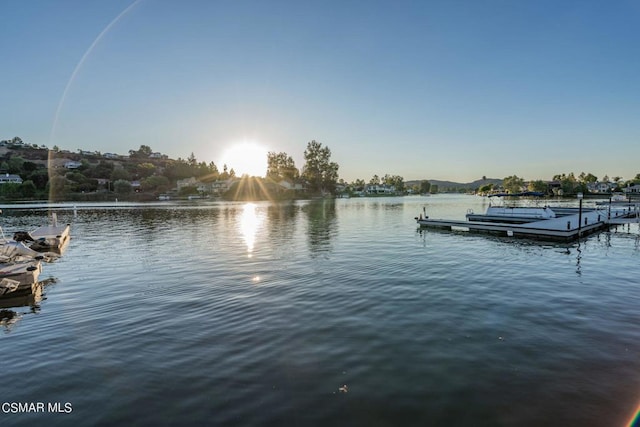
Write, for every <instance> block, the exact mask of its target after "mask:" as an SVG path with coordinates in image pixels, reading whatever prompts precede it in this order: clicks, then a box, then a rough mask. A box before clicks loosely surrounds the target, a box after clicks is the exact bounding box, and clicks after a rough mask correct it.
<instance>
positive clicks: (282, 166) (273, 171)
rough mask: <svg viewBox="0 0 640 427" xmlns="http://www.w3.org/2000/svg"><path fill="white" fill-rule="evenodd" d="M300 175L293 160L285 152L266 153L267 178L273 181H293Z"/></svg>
mask: <svg viewBox="0 0 640 427" xmlns="http://www.w3.org/2000/svg"><path fill="white" fill-rule="evenodd" d="M299 175H300V172H298V168H296V164H295V162H294V161H293V158H292V157H291V156H289V155H287V153H285V152H280V153H276V152H274V151H270V152H268V153H267V178H271V179H272V180H274V181H282V180H283V179H284V180H288V181H294V180H296V179H297V178H298V177H299Z"/></svg>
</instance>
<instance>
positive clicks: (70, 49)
mask: <svg viewBox="0 0 640 427" xmlns="http://www.w3.org/2000/svg"><path fill="white" fill-rule="evenodd" d="M0 16H2V22H3V25H2V27H1V28H0V58H1V60H2V64H3V66H2V67H1V69H0V81H1V82H2V83H1V93H2V101H3V102H2V103H0V139H10V138H12V137H14V136H20V137H21V138H22V139H23V140H24V141H25V142H27V143H35V144H38V145H40V144H45V145H47V146H49V147H50V148H51V147H53V145H57V146H59V147H60V148H61V149H68V150H71V151H75V150H77V149H85V150H97V151H100V152H103V153H105V152H115V153H119V154H126V153H128V151H129V150H130V149H137V148H139V146H140V145H142V144H144V145H148V146H150V147H151V148H152V149H153V151H159V152H162V153H164V154H167V155H169V156H170V157H172V158H178V157H182V158H187V157H188V156H189V155H190V154H191V153H192V152H193V153H194V155H195V156H196V158H197V159H198V161H205V162H207V163H208V162H210V161H214V162H215V163H216V164H217V165H218V166H219V167H221V164H220V161H221V159H222V156H223V154H224V152H225V151H226V150H228V149H229V148H231V147H233V146H235V145H238V144H240V143H242V142H244V141H248V142H255V143H257V144H260V145H261V146H262V147H264V148H265V149H267V150H269V151H276V152H282V151H284V152H286V153H288V154H289V155H291V156H292V157H293V158H294V160H295V162H296V166H298V167H301V166H302V165H303V163H304V161H303V152H304V150H305V148H306V145H307V143H308V142H309V141H311V140H316V141H318V142H320V143H322V144H323V145H326V146H328V147H329V148H330V149H331V151H332V160H333V161H336V162H337V163H338V164H339V165H340V170H339V175H340V177H341V178H344V179H345V180H346V181H353V180H355V179H356V178H362V179H364V180H365V181H368V180H369V179H370V178H371V177H372V176H373V175H374V174H377V175H380V176H382V175H384V174H387V173H388V174H393V175H401V176H403V177H404V179H405V180H412V179H423V178H424V179H442V180H451V181H458V182H470V181H473V180H476V179H479V178H481V177H482V176H483V175H485V176H487V177H490V178H504V177H505V176H509V175H513V174H516V175H518V176H520V177H522V178H524V179H526V180H529V179H551V178H552V176H553V175H555V174H559V173H569V172H575V173H576V175H577V174H579V173H580V172H586V173H593V174H594V175H596V176H598V177H599V178H601V177H603V176H604V175H605V174H606V175H609V176H610V177H614V176H621V177H623V178H624V179H631V178H633V177H634V176H635V175H636V174H638V173H640V164H639V162H638V159H640V120H639V118H640V25H638V22H640V2H638V1H614V2H605V1H589V0H581V1H555V0H554V1H547V0H539V1H524V0H523V1H511V0H501V1H498V0H486V1H483V0H479V1H474V0H468V1H455V0H442V1H429V0H423V1H384V2H383V1H364V0H363V1H348V0H343V1H324V2H308V1H268V0H263V1H216V0H207V1H196V0H187V1H177V0H172V1H169V0H138V1H135V2H134V1H132V0H95V1H80V0H57V1H52V0H51V1H50V0H25V1H20V2H13V1H8V0H0ZM265 163H266V159H265ZM229 166H230V167H233V166H234V165H233V164H230V165H229Z"/></svg>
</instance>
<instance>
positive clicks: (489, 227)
mask: <svg viewBox="0 0 640 427" xmlns="http://www.w3.org/2000/svg"><path fill="white" fill-rule="evenodd" d="M562 210H563V212H564V213H565V214H564V215H562V216H559V217H557V218H551V219H542V220H536V221H531V222H526V223H512V222H508V218H505V220H504V221H503V222H490V221H482V220H473V221H458V220H448V219H432V218H428V217H427V218H417V219H416V221H417V223H418V225H420V227H421V228H435V229H444V230H450V231H466V232H473V233H488V234H495V235H500V236H506V237H516V238H528V239H537V240H553V241H563V242H567V241H572V240H576V239H579V238H580V237H582V236H586V235H589V234H593V233H596V232H598V231H601V230H605V229H607V228H609V226H610V225H615V224H622V223H630V222H637V221H638V211H637V210H635V209H634V210H632V209H612V210H611V211H608V210H595V209H584V210H582V212H579V211H578V209H577V208H576V209H574V208H563V209H562Z"/></svg>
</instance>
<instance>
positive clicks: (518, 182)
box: [502, 175, 524, 193]
mask: <svg viewBox="0 0 640 427" xmlns="http://www.w3.org/2000/svg"><path fill="white" fill-rule="evenodd" d="M502 186H503V187H504V189H505V190H507V192H509V193H519V192H520V191H522V187H523V186H524V179H522V178H520V177H518V176H517V175H511V176H508V177H506V178H504V179H503V180H502Z"/></svg>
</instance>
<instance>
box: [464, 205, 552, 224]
mask: <svg viewBox="0 0 640 427" xmlns="http://www.w3.org/2000/svg"><path fill="white" fill-rule="evenodd" d="M556 217H557V215H556V213H555V212H554V211H553V210H552V209H551V208H550V207H548V206H545V207H524V206H513V207H510V206H489V207H488V208H487V212H486V213H484V214H476V213H473V211H468V212H467V219H468V220H469V221H485V222H508V223H525V222H533V221H542V220H545V219H553V218H556Z"/></svg>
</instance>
